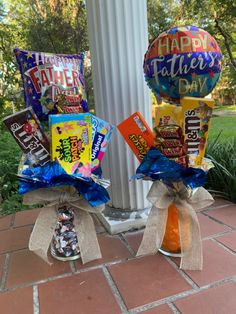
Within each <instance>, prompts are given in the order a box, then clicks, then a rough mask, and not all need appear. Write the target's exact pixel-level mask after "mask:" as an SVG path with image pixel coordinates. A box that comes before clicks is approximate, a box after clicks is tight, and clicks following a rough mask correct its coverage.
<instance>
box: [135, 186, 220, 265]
mask: <svg viewBox="0 0 236 314" xmlns="http://www.w3.org/2000/svg"><path fill="white" fill-rule="evenodd" d="M147 199H148V200H149V201H150V202H151V203H152V208H151V211H150V214H149V217H148V221H147V224H146V229H145V231H144V235H143V239H142V242H141V245H140V247H139V249H138V252H137V256H139V255H147V254H155V253H157V251H158V250H159V249H160V248H161V245H162V241H163V238H164V234H165V229H166V222H167V216H168V207H169V205H170V204H171V203H173V204H175V206H176V207H177V208H178V223H179V234H180V245H181V256H182V257H181V263H180V268H182V269H189V270H201V269H202V265H203V258H202V243H201V234H200V227H199V222H198V218H197V214H196V210H198V209H202V208H204V207H207V206H209V205H211V204H212V203H213V202H214V199H213V198H212V196H211V195H210V193H208V192H207V190H205V189H204V188H203V187H200V188H198V189H196V190H195V191H194V193H189V191H188V190H187V189H186V187H185V186H184V184H182V183H181V184H179V185H178V186H176V189H175V190H174V189H170V188H169V187H167V186H166V185H165V184H164V183H162V182H160V181H155V182H154V183H153V184H152V186H151V189H150V191H149V193H148V196H147ZM186 226H188V228H190V229H189V230H190V235H191V236H190V239H189V235H188V234H187V233H186Z"/></svg>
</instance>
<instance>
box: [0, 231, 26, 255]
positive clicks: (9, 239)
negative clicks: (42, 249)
mask: <svg viewBox="0 0 236 314" xmlns="http://www.w3.org/2000/svg"><path fill="white" fill-rule="evenodd" d="M31 231H32V227H31V226H25V227H22V228H16V229H8V230H4V231H0V239H1V241H0V254H1V253H6V252H11V251H16V250H20V249H24V248H27V247H28V243H29V237H30V234H31Z"/></svg>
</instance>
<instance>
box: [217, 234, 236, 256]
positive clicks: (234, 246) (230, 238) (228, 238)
mask: <svg viewBox="0 0 236 314" xmlns="http://www.w3.org/2000/svg"><path fill="white" fill-rule="evenodd" d="M216 240H217V241H218V242H220V243H222V244H224V245H225V246H227V247H228V248H229V249H231V250H232V251H234V252H236V232H231V233H227V234H225V235H223V236H219V237H217V238H216Z"/></svg>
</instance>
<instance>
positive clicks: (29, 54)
mask: <svg viewBox="0 0 236 314" xmlns="http://www.w3.org/2000/svg"><path fill="white" fill-rule="evenodd" d="M26 57H27V60H28V59H29V58H32V57H33V56H32V53H30V52H28V53H27V54H26Z"/></svg>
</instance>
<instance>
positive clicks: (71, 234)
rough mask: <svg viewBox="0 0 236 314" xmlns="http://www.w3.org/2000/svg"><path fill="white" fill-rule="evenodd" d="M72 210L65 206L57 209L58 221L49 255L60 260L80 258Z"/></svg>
mask: <svg viewBox="0 0 236 314" xmlns="http://www.w3.org/2000/svg"><path fill="white" fill-rule="evenodd" d="M73 221H74V212H73V210H72V209H71V208H69V207H67V206H62V207H60V208H59V209H58V221H57V225H56V228H55V230H54V234H53V238H52V242H51V255H52V256H53V257H54V258H56V259H58V260H61V261H72V260H76V259H78V258H80V251H79V249H78V239H77V235H76V232H75V228H74V223H73Z"/></svg>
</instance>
